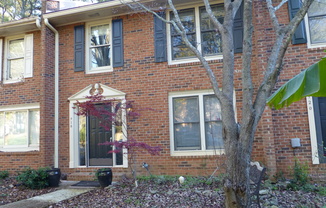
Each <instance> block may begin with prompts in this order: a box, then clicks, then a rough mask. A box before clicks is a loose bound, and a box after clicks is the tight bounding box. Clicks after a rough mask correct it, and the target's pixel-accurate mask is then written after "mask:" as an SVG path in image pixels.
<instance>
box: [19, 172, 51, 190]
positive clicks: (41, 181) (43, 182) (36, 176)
mask: <svg viewBox="0 0 326 208" xmlns="http://www.w3.org/2000/svg"><path fill="white" fill-rule="evenodd" d="M47 170H49V168H39V169H36V170H35V169H31V168H26V169H25V170H23V171H22V172H21V173H20V174H19V175H18V176H17V180H18V181H20V182H21V183H22V184H23V185H24V186H26V187H27V188H30V189H43V188H46V187H48V186H49V182H48V173H47V172H46V171H47Z"/></svg>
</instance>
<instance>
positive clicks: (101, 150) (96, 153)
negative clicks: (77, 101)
mask: <svg viewBox="0 0 326 208" xmlns="http://www.w3.org/2000/svg"><path fill="white" fill-rule="evenodd" d="M100 124H101V120H100V119H99V118H97V117H95V116H89V117H88V128H89V131H88V132H89V134H88V154H89V155H88V157H89V166H113V153H109V151H111V150H112V146H111V145H100V144H101V143H104V142H106V141H112V127H111V128H110V130H106V129H105V128H104V127H102V126H101V125H100ZM111 126H112V125H111Z"/></svg>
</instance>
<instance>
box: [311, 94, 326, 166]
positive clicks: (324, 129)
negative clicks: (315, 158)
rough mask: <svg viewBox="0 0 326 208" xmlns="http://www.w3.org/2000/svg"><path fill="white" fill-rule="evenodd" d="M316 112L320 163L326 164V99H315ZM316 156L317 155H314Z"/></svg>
mask: <svg viewBox="0 0 326 208" xmlns="http://www.w3.org/2000/svg"><path fill="white" fill-rule="evenodd" d="M313 103H314V110H315V122H316V134H317V145H318V153H316V154H319V161H320V162H321V163H326V97H319V98H317V97H314V98H313ZM313 154H315V153H313Z"/></svg>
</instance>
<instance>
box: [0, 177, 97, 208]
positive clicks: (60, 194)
mask: <svg viewBox="0 0 326 208" xmlns="http://www.w3.org/2000/svg"><path fill="white" fill-rule="evenodd" d="M75 183H78V181H62V182H61V183H60V185H59V188H60V190H58V191H54V192H51V193H47V194H43V195H40V196H35V197H32V198H29V199H25V200H21V201H17V202H13V203H10V204H5V205H2V206H0V207H1V208H43V207H46V206H49V205H51V204H54V203H58V202H60V201H63V200H66V199H69V198H72V197H75V196H77V195H79V194H82V193H85V192H88V191H90V190H92V189H94V188H93V187H76V186H75V187H73V186H71V185H73V184H75Z"/></svg>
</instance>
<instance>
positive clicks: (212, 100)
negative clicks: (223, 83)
mask: <svg viewBox="0 0 326 208" xmlns="http://www.w3.org/2000/svg"><path fill="white" fill-rule="evenodd" d="M204 107H205V121H220V120H221V119H222V116H221V106H220V104H219V101H218V99H217V97H216V96H215V95H205V96H204Z"/></svg>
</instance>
